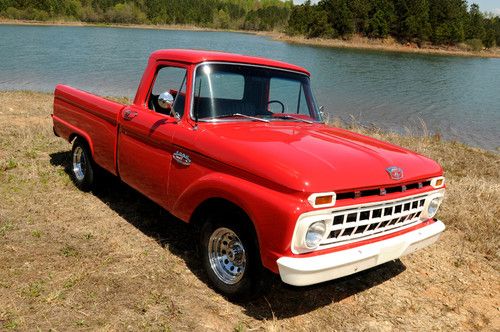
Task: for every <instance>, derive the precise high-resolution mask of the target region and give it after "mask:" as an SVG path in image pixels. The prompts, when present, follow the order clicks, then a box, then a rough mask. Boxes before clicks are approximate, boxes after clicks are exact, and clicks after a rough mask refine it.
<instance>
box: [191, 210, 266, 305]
mask: <svg viewBox="0 0 500 332" xmlns="http://www.w3.org/2000/svg"><path fill="white" fill-rule="evenodd" d="M200 235H201V251H202V255H201V256H202V261H203V267H204V268H205V271H206V273H207V275H208V278H209V280H210V282H211V283H212V285H213V286H214V288H215V289H216V290H217V291H218V292H219V293H221V294H222V295H224V296H225V297H227V298H228V299H230V300H232V301H236V302H245V301H248V300H252V299H255V298H257V297H260V296H262V295H263V294H265V293H266V292H267V291H269V289H270V286H271V272H270V271H269V270H267V269H266V268H264V267H263V266H262V263H261V260H260V253H259V250H258V244H257V238H256V234H255V231H254V230H253V227H252V226H251V224H250V221H249V220H248V218H246V217H244V216H241V214H240V213H237V212H230V211H226V213H225V214H224V216H222V215H221V213H211V214H210V215H209V216H206V218H205V222H204V224H203V226H202V228H201V234H200Z"/></svg>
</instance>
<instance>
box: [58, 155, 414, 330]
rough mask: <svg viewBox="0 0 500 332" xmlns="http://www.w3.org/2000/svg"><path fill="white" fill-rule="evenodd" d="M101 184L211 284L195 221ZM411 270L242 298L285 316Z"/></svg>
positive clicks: (61, 158)
mask: <svg viewBox="0 0 500 332" xmlns="http://www.w3.org/2000/svg"><path fill="white" fill-rule="evenodd" d="M50 162H51V164H52V165H54V166H63V167H64V169H65V171H66V173H67V174H68V176H69V174H70V171H71V169H70V152H69V151H65V152H57V153H53V154H51V155H50ZM99 183H100V185H99V186H98V187H97V188H96V189H95V190H94V191H93V194H94V195H95V196H96V197H97V198H99V199H100V200H101V201H102V202H104V203H105V204H106V205H108V206H109V207H110V208H111V209H113V210H114V211H115V212H116V213H118V214H119V215H120V216H121V217H122V218H123V219H125V220H126V221H127V222H128V223H130V224H131V225H133V226H134V227H136V228H137V229H139V230H140V231H141V232H142V233H144V234H145V235H147V236H149V237H151V238H153V239H154V240H155V241H156V242H157V243H158V244H159V245H160V246H162V247H163V248H168V250H169V251H170V252H172V253H173V254H175V255H176V256H178V257H180V258H181V259H183V260H184V261H185V262H186V265H187V266H188V268H189V269H190V270H191V271H192V272H193V274H194V275H195V276H196V277H197V278H198V279H200V280H201V281H203V282H204V283H205V284H207V285H209V282H208V279H207V277H206V275H205V273H204V270H203V267H202V265H201V262H200V258H199V255H198V252H197V250H196V248H195V246H193V243H197V242H198V239H197V237H196V236H195V235H194V234H193V229H192V227H191V226H190V225H188V224H186V223H184V222H182V221H181V220H179V219H177V218H175V217H174V216H172V215H171V214H170V213H168V212H167V211H165V210H164V209H163V208H161V207H160V206H158V205H157V204H156V203H154V202H152V201H151V200H149V199H148V198H146V197H145V196H143V195H142V194H140V193H139V192H137V191H135V190H134V189H132V188H130V187H129V186H127V185H126V184H124V183H122V182H121V181H120V180H119V179H118V178H116V177H114V176H112V175H108V174H102V175H100V176H99ZM405 270H406V267H405V265H404V264H403V263H402V262H401V261H400V260H396V261H391V262H388V263H386V264H383V265H381V266H378V267H375V268H372V269H370V270H367V271H363V272H360V273H357V274H355V275H352V276H348V277H344V278H341V279H337V280H333V281H329V282H325V283H322V284H318V285H313V286H307V287H293V286H289V285H286V284H284V283H282V282H281V280H280V279H279V277H278V276H276V277H275V278H274V280H273V281H272V283H273V285H272V288H271V291H270V293H269V294H267V295H266V296H265V297H263V298H260V299H257V300H254V301H252V302H249V303H238V305H240V306H241V307H242V308H243V310H244V312H245V314H247V315H249V316H251V317H254V318H255V319H261V320H262V319H266V320H272V319H283V318H289V317H294V316H297V315H301V314H305V313H308V312H311V311H313V310H315V309H318V308H320V307H323V306H325V305H329V304H331V303H335V302H339V301H342V300H343V299H346V298H349V297H351V296H353V295H355V294H358V293H361V292H363V291H365V290H368V289H370V288H372V287H374V286H377V285H379V284H382V283H384V282H385V281H387V280H389V279H391V278H393V277H395V276H397V275H398V274H400V273H402V272H403V271H405Z"/></svg>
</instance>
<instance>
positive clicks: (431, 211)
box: [427, 197, 441, 218]
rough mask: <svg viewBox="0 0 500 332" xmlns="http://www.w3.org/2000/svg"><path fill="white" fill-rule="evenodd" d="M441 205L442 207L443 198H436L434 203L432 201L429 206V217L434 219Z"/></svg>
mask: <svg viewBox="0 0 500 332" xmlns="http://www.w3.org/2000/svg"><path fill="white" fill-rule="evenodd" d="M439 205H441V198H437V197H436V198H434V199H433V200H432V201H430V203H429V205H428V206H427V217H428V218H432V217H434V216H435V215H436V213H437V211H438V209H439Z"/></svg>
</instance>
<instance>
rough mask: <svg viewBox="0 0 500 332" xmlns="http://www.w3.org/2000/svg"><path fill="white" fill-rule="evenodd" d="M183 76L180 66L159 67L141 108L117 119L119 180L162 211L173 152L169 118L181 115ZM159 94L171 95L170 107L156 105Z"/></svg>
mask: <svg viewBox="0 0 500 332" xmlns="http://www.w3.org/2000/svg"><path fill="white" fill-rule="evenodd" d="M186 73H187V69H186V68H185V67H182V66H162V67H159V68H158V70H157V71H156V75H155V79H154V80H153V83H152V88H151V89H150V93H149V95H148V97H147V100H146V101H145V103H144V104H143V105H144V106H141V107H139V106H137V105H133V106H131V107H126V108H125V109H124V110H123V111H122V114H121V117H120V119H119V123H120V127H119V128H120V129H119V133H118V152H117V153H118V156H117V163H118V170H119V174H120V177H121V178H122V180H123V181H124V182H126V183H127V184H128V185H130V186H131V187H133V188H135V189H136V190H138V191H140V192H141V193H143V194H144V195H146V196H147V197H149V198H150V199H152V200H153V201H155V202H156V203H158V204H160V205H161V206H163V207H166V201H167V200H166V194H167V185H168V174H169V170H170V165H171V160H172V154H173V152H174V151H173V145H172V137H173V134H174V131H175V126H177V122H178V118H177V117H176V116H172V115H175V114H176V113H177V114H178V115H179V116H182V113H184V106H185V102H184V99H185V98H184V97H185V90H186ZM163 92H170V93H171V94H173V95H174V102H173V105H172V106H171V107H163V106H162V103H161V102H159V101H158V97H159V95H160V94H161V93H163ZM146 105H147V106H146Z"/></svg>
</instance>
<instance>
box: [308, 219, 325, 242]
mask: <svg viewBox="0 0 500 332" xmlns="http://www.w3.org/2000/svg"><path fill="white" fill-rule="evenodd" d="M325 232H326V225H325V222H324V221H316V222H315V223H312V224H311V226H309V228H308V229H307V233H306V237H305V241H304V242H305V245H306V246H307V247H308V248H309V249H314V248H316V247H317V246H318V245H319V243H320V242H321V240H322V239H323V236H324V235H325Z"/></svg>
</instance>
